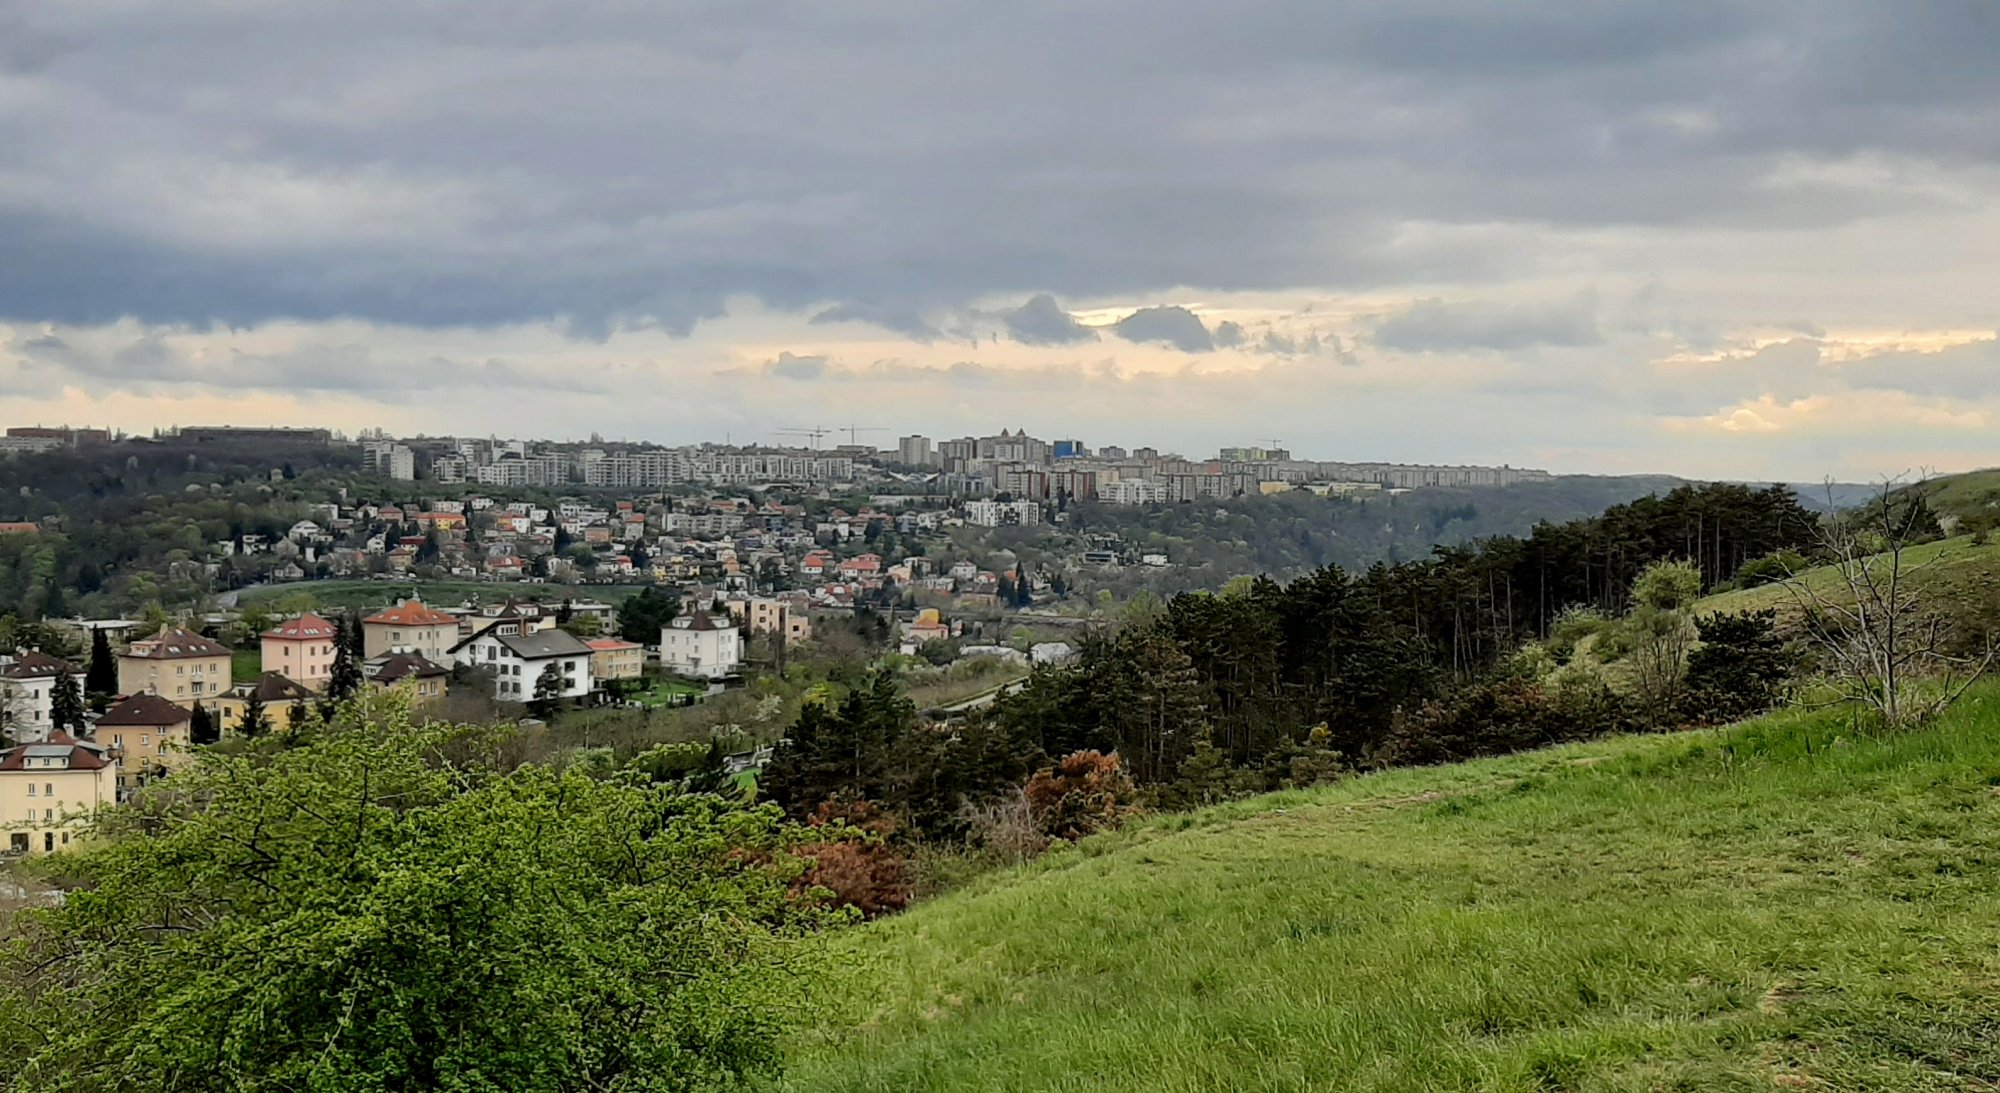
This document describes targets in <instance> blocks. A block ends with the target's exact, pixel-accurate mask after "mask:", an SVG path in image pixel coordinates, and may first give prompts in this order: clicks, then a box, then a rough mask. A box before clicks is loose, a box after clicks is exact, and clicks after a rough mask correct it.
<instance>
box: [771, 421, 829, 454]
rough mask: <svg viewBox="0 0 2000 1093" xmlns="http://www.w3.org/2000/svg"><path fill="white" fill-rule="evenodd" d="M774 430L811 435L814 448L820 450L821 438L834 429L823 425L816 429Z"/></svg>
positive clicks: (786, 434) (785, 433)
mask: <svg viewBox="0 0 2000 1093" xmlns="http://www.w3.org/2000/svg"><path fill="white" fill-rule="evenodd" d="M773 431H774V432H777V433H781V434H783V435H785V436H809V437H811V438H812V446H813V450H814V451H818V450H819V438H820V437H823V436H825V435H826V434H828V433H830V432H832V431H833V430H831V429H828V428H825V427H824V426H822V427H820V428H816V429H775V430H773Z"/></svg>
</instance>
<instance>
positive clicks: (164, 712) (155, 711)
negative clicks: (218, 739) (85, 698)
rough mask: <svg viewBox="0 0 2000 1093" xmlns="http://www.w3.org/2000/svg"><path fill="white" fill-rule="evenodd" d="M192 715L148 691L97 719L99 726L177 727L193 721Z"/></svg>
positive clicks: (112, 708) (125, 700)
mask: <svg viewBox="0 0 2000 1093" xmlns="http://www.w3.org/2000/svg"><path fill="white" fill-rule="evenodd" d="M193 720H194V714H193V713H192V712H191V711H189V710H188V709H186V708H185V707H183V706H180V705H178V704H176V703H173V702H169V701H167V700H166V699H164V698H161V697H160V696H159V695H156V694H153V693H152V692H150V691H142V692H140V693H139V694H135V695H133V696H131V697H130V698H126V699H124V700H122V701H120V702H118V703H117V704H116V705H114V706H112V707H111V708H110V709H108V710H106V711H104V716H103V717H100V718H98V719H97V723H98V724H99V725H141V726H153V725H160V726H164V725H178V724H180V723H182V722H183V721H193Z"/></svg>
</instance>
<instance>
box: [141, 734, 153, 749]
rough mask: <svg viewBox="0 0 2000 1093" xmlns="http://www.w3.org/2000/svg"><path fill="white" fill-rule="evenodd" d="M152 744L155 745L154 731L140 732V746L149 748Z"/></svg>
mask: <svg viewBox="0 0 2000 1093" xmlns="http://www.w3.org/2000/svg"><path fill="white" fill-rule="evenodd" d="M152 745H153V734H152V733H140V734H139V746H140V747H142V748H148V747H151V746H152Z"/></svg>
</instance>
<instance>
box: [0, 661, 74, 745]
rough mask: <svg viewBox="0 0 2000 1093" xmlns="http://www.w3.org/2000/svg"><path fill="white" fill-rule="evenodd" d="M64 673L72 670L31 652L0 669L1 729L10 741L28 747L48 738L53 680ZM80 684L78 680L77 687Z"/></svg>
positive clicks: (66, 665)
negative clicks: (27, 745)
mask: <svg viewBox="0 0 2000 1093" xmlns="http://www.w3.org/2000/svg"><path fill="white" fill-rule="evenodd" d="M65 671H71V669H70V667H69V665H68V664H65V663H64V662H62V661H60V660H57V659H56V658H55V657H52V656H50V655H48V654H47V653H42V652H37V651H35V650H32V649H30V650H28V651H26V652H24V653H22V654H21V655H20V656H18V657H16V658H15V659H14V663H12V664H9V665H8V666H7V667H6V668H5V669H0V729H5V731H6V736H7V739H8V740H9V741H11V742H12V743H16V744H30V743H34V742H36V741H39V740H45V739H47V738H48V735H49V726H50V721H49V713H50V710H51V708H52V707H53V706H54V700H53V698H52V697H51V696H53V695H54V693H55V686H56V677H57V676H59V675H61V674H62V673H63V672H65ZM82 684H83V680H82V679H81V678H80V677H79V678H78V679H77V685H78V686H79V687H80V686H82Z"/></svg>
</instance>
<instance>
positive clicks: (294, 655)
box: [262, 611, 333, 691]
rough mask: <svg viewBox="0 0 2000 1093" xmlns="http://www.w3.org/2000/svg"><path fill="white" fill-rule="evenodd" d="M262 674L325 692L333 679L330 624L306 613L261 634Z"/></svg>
mask: <svg viewBox="0 0 2000 1093" xmlns="http://www.w3.org/2000/svg"><path fill="white" fill-rule="evenodd" d="M262 645H263V654H264V670H265V671H266V672H277V673H279V674H281V675H283V676H285V677H286V678H287V679H291V680H295V681H297V682H299V683H302V684H304V685H305V686H307V687H311V688H312V689H313V690H315V691H318V690H324V689H325V688H326V682H327V680H329V679H331V678H333V624H332V623H330V622H328V621H326V620H325V619H323V618H320V617H319V616H318V615H315V614H313V613H312V612H310V611H308V612H306V613H305V614H303V615H300V616H299V617H298V618H296V619H292V620H290V621H288V622H286V623H285V624H284V625H282V626H279V627H278V628H276V629H274V630H266V631H265V632H264V634H263V640H262Z"/></svg>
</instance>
